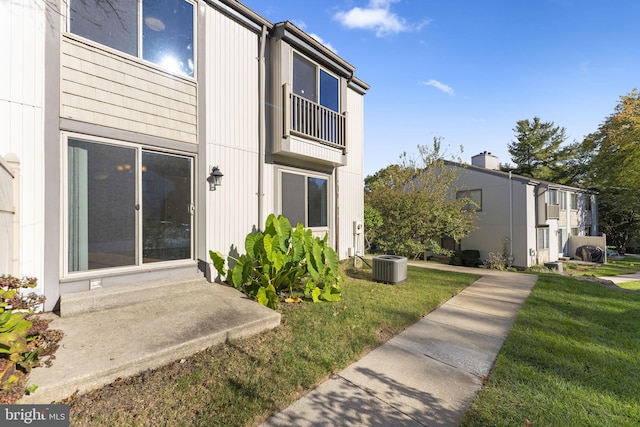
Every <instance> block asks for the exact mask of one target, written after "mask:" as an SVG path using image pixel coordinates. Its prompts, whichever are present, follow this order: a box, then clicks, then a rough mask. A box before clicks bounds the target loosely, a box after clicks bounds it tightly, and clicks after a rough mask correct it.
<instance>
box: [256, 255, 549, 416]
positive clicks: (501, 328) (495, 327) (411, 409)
mask: <svg viewBox="0 0 640 427" xmlns="http://www.w3.org/2000/svg"><path fill="white" fill-rule="evenodd" d="M410 264H414V265H420V266H428V267H429V268H434V269H440V270H449V271H461V272H469V273H472V274H481V275H482V277H481V278H480V279H479V280H477V281H476V282H475V283H473V284H472V285H471V286H469V287H467V288H466V289H464V290H463V291H462V292H460V293H459V294H458V295H456V296H455V297H453V298H452V299H451V300H449V301H448V302H447V303H445V304H444V305H442V306H441V307H440V308H438V309H436V310H434V311H433V312H431V313H429V314H428V315H427V316H426V317H424V318H422V319H421V320H420V321H418V322H417V323H415V324H414V325H412V326H411V327H409V328H407V329H406V330H405V331H403V332H402V333H401V334H399V335H397V336H395V337H394V338H392V339H391V340H389V341H388V342H387V343H385V344H384V345H382V346H381V347H378V348H377V349H375V350H373V351H371V352H370V353H368V354H367V355H366V356H364V357H363V358H362V359H360V360H359V361H357V362H356V363H354V364H353V365H350V366H349V367H347V368H346V369H344V370H343V371H341V372H339V373H338V374H337V375H335V376H333V377H332V378H330V379H329V380H327V381H325V382H324V383H322V384H321V385H320V386H318V387H317V388H316V389H314V390H312V391H311V392H309V393H308V394H307V395H305V396H304V397H302V398H301V399H300V400H298V401H296V402H294V403H293V404H292V405H291V406H289V407H288V408H286V409H285V410H283V411H282V412H280V413H278V414H276V415H274V416H273V417H271V418H270V419H268V420H267V421H266V422H265V423H263V424H262V427H274V426H300V427H301V426H380V427H386V426H407V427H409V426H411V427H415V426H429V427H431V426H456V425H458V424H459V423H460V420H461V419H462V416H463V415H464V413H465V411H466V410H467V408H468V406H469V404H470V403H471V401H472V400H473V398H474V397H475V396H476V394H477V393H478V391H479V390H480V388H481V387H482V380H483V378H484V377H485V376H488V375H489V371H490V370H491V367H492V366H493V363H494V361H495V358H496V356H497V353H498V351H499V350H500V348H501V346H502V343H503V342H504V339H505V337H506V336H507V334H508V333H509V331H510V329H511V326H512V324H513V321H514V320H515V318H516V316H517V314H518V312H519V310H520V308H521V307H522V304H523V303H524V301H525V300H526V299H527V297H528V296H529V293H530V292H531V290H532V289H533V286H534V285H535V283H536V281H537V276H534V275H529V274H518V273H507V272H499V271H492V270H482V269H475V268H473V269H472V268H465V267H454V266H449V265H443V264H438V263H432V262H429V263H410Z"/></svg>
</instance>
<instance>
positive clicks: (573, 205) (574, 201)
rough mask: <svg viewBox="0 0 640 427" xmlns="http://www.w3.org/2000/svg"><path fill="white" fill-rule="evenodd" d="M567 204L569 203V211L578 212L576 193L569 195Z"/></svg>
mask: <svg viewBox="0 0 640 427" xmlns="http://www.w3.org/2000/svg"><path fill="white" fill-rule="evenodd" d="M569 202H570V203H571V209H573V210H574V211H575V210H578V195H577V194H576V193H571V196H570V198H569Z"/></svg>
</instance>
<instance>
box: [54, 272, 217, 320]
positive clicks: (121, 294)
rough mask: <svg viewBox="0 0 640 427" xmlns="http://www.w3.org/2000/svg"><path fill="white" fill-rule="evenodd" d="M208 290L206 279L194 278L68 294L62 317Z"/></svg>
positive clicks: (178, 278) (179, 278)
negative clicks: (205, 288) (206, 288)
mask: <svg viewBox="0 0 640 427" xmlns="http://www.w3.org/2000/svg"><path fill="white" fill-rule="evenodd" d="M205 286H212V284H211V283H208V282H207V280H206V279H205V278H204V277H203V276H202V275H200V274H193V275H186V276H180V277H170V278H166V279H162V280H152V281H148V282H138V283H132V284H127V285H118V286H113V287H108V288H99V289H93V290H90V291H84V292H75V293H70V294H64V295H62V296H61V297H60V317H70V316H77V315H79V314H83V313H89V312H94V311H101V310H108V309H112V308H118V307H123V306H127V305H132V304H138V303H141V302H146V301H153V300H155V299H161V298H174V297H178V296H180V295H184V294H185V293H190V292H198V291H201V290H203V288H204V287H205Z"/></svg>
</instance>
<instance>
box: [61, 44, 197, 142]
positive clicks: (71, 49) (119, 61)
mask: <svg viewBox="0 0 640 427" xmlns="http://www.w3.org/2000/svg"><path fill="white" fill-rule="evenodd" d="M61 68H62V69H61V82H60V85H61V88H60V90H61V100H60V102H61V112H60V115H61V116H62V117H63V118H67V119H72V120H78V121H81V122H86V123H92V124H97V125H102V126H107V127H111V128H115V129H122V130H126V131H131V132H137V133H141V134H146V135H151V136H156V137H160V138H167V139H173V140H176V141H181V142H187V143H193V144H195V143H196V142H197V138H196V133H197V108H196V105H197V104H196V84H195V82H193V81H190V80H187V79H183V78H179V77H174V76H171V75H169V74H166V73H163V72H161V71H159V70H155V69H154V68H153V67H152V66H149V65H146V64H143V63H141V62H139V61H136V60H134V59H131V58H126V57H122V56H119V55H116V54H115V53H112V52H110V51H107V50H102V49H99V48H97V47H93V46H90V45H87V44H84V43H81V42H79V41H78V40H75V39H73V38H71V37H68V36H65V37H64V38H63V40H62V56H61Z"/></svg>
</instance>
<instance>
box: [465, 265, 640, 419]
mask: <svg viewBox="0 0 640 427" xmlns="http://www.w3.org/2000/svg"><path fill="white" fill-rule="evenodd" d="M539 277H540V278H539V280H538V283H537V285H536V287H535V289H534V290H533V292H532V293H531V295H530V297H529V299H528V300H527V302H526V303H525V305H524V307H523V309H522V311H521V312H520V314H519V316H518V318H517V320H516V322H515V324H514V327H513V329H512V331H511V333H510V334H509V336H508V337H507V339H506V341H505V344H504V346H503V347H502V350H501V351H500V353H499V355H498V358H497V360H496V363H495V366H494V368H493V370H492V372H491V375H490V377H489V381H488V384H487V385H486V386H485V387H484V388H483V389H482V391H481V392H480V394H479V396H478V397H477V399H476V400H475V401H474V402H473V404H472V406H471V409H470V410H469V411H468V412H467V414H466V415H465V418H464V421H463V424H462V425H463V426H467V427H468V426H489V425H490V426H522V425H525V424H526V423H527V420H528V421H529V422H533V423H534V424H533V425H534V426H598V427H600V426H637V425H640V293H635V292H634V293H629V292H622V291H620V290H613V289H610V288H605V287H603V286H601V285H599V284H597V283H593V282H589V281H579V280H576V279H572V278H568V277H565V276H562V275H556V274H541V275H540V276H539Z"/></svg>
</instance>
